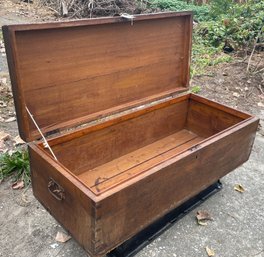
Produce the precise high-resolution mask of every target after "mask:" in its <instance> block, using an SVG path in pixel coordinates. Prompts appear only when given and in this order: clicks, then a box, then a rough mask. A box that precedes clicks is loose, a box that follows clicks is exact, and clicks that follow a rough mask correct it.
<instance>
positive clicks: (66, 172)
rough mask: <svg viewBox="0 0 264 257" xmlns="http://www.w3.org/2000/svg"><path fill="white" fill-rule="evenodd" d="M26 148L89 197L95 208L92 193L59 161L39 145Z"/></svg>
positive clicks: (33, 144) (94, 198)
mask: <svg viewBox="0 0 264 257" xmlns="http://www.w3.org/2000/svg"><path fill="white" fill-rule="evenodd" d="M28 146H29V147H30V148H31V149H32V150H33V151H35V152H36V153H37V154H39V155H40V156H41V158H43V159H44V160H45V161H46V162H47V163H48V164H49V165H51V166H52V167H54V168H55V169H56V170H58V172H60V173H61V174H62V175H63V176H64V177H65V178H66V179H67V180H69V181H70V182H71V183H72V184H73V185H74V186H76V187H77V188H79V189H80V190H81V191H82V192H83V193H84V194H85V195H86V196H87V197H89V198H90V199H91V200H92V203H93V205H94V206H95V202H96V200H97V199H96V197H95V195H94V194H93V192H92V191H91V190H90V189H89V188H88V187H86V186H85V185H84V184H83V183H81V182H80V180H79V179H78V178H77V177H76V176H75V175H74V174H73V173H72V172H71V171H70V170H68V169H67V168H66V167H64V166H63V165H62V164H61V163H60V162H59V161H56V160H55V159H53V157H52V156H51V155H50V154H49V153H47V152H45V151H44V149H42V148H41V147H40V146H39V145H37V144H35V143H33V142H31V143H29V144H28Z"/></svg>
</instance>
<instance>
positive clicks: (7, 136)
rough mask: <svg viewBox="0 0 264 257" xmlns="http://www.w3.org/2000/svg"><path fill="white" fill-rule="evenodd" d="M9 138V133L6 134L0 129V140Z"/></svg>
mask: <svg viewBox="0 0 264 257" xmlns="http://www.w3.org/2000/svg"><path fill="white" fill-rule="evenodd" d="M9 138H10V135H9V134H7V133H6V132H4V131H0V140H3V141H5V140H7V139H9Z"/></svg>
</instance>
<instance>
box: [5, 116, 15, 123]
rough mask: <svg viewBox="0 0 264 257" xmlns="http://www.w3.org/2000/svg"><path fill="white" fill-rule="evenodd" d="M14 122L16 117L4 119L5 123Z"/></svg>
mask: <svg viewBox="0 0 264 257" xmlns="http://www.w3.org/2000/svg"><path fill="white" fill-rule="evenodd" d="M15 120H16V117H10V118H8V119H6V120H5V122H6V123H8V122H12V121H15Z"/></svg>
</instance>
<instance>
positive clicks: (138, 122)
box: [3, 12, 258, 257]
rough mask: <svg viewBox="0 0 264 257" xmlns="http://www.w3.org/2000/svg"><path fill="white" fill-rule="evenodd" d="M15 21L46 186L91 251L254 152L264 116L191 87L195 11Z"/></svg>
mask: <svg viewBox="0 0 264 257" xmlns="http://www.w3.org/2000/svg"><path fill="white" fill-rule="evenodd" d="M3 31H4V39H5V44H6V50H7V56H8V63H9V69H10V75H11V80H12V88H13V94H14V99H15V105H16V112H17V120H18V125H19V132H20V135H21V137H22V138H23V139H24V140H25V141H27V142H29V152H30V165H31V172H32V184H33V192H34V195H35V197H36V198H37V199H38V200H39V201H40V202H41V203H42V204H43V205H44V206H45V208H46V209H47V210H48V211H49V212H50V213H51V214H52V215H53V216H54V217H55V218H56V219H57V220H58V221H59V222H60V223H61V224H62V225H63V226H64V227H65V228H66V229H67V230H68V231H69V232H70V233H71V234H72V236H73V237H74V238H75V239H76V240H77V241H78V242H79V243H80V244H81V245H82V246H83V247H84V248H85V250H86V251H87V252H88V253H89V254H90V255H91V256H93V257H97V256H103V255H105V254H106V253H107V252H109V251H110V250H111V249H113V248H115V247H117V246H118V245H120V244H121V243H122V242H124V241H125V240H127V239H129V238H131V237H132V236H133V235H135V234H136V233H137V232H139V231H140V230H142V229H143V228H145V227H146V226H148V225H149V224H151V223H152V222H154V221H155V220H157V219H158V218H160V217H161V216H163V215H164V214H166V213H167V212H169V211H170V210H172V209H173V208H175V207H176V206H178V205H180V204H181V203H183V202H184V201H186V200H188V199H189V198H191V197H192V196H194V195H196V194H197V193H199V192H200V191H202V190H203V189H205V188H206V187H208V186H209V185H211V184H213V183H214V182H216V181H217V180H218V179H219V178H221V177H222V176H224V175H226V174H227V173H228V172H230V171H232V170H233V169H235V168H236V167H238V166H239V165H241V164H242V163H244V162H245V161H246V160H247V159H248V158H249V155H250V152H251V148H252V144H253V141H254V137H255V133H256V130H257V125H258V119H257V118H255V117H253V116H251V115H249V114H246V113H243V112H240V111H238V110H234V109H232V108H229V107H226V106H223V105H221V104H219V103H216V102H213V101H210V100H208V99H205V98H202V97H200V96H197V95H194V94H190V93H185V94H182V95H180V94H179V93H181V92H184V91H187V90H188V85H189V66H190V50H191V37H192V14H191V13H190V12H180V13H162V14H147V15H138V16H135V17H134V19H133V22H132V21H128V20H126V19H124V18H122V17H113V18H99V19H92V20H79V21H70V22H59V23H44V24H30V25H11V26H4V27H3ZM30 113H31V114H32V115H33V118H34V120H35V122H36V123H37V125H38V126H39V127H40V129H41V131H42V133H43V134H45V135H46V136H47V135H50V136H49V139H48V144H49V145H50V147H51V149H52V150H53V152H54V154H55V156H56V158H57V160H56V159H55V158H54V157H53V156H52V154H51V152H50V151H49V149H48V148H47V147H46V144H44V143H43V142H42V140H38V139H39V138H40V133H39V131H38V130H37V128H36V125H35V124H34V122H33V119H32V118H31V116H30ZM113 114H114V115H113ZM94 120H97V123H94V122H91V121H94ZM54 133H56V134H55V135H53V136H52V134H54Z"/></svg>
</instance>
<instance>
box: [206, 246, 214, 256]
mask: <svg viewBox="0 0 264 257" xmlns="http://www.w3.org/2000/svg"><path fill="white" fill-rule="evenodd" d="M205 251H206V252H207V254H208V256H215V252H214V250H213V249H210V248H209V247H208V246H206V247H205Z"/></svg>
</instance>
